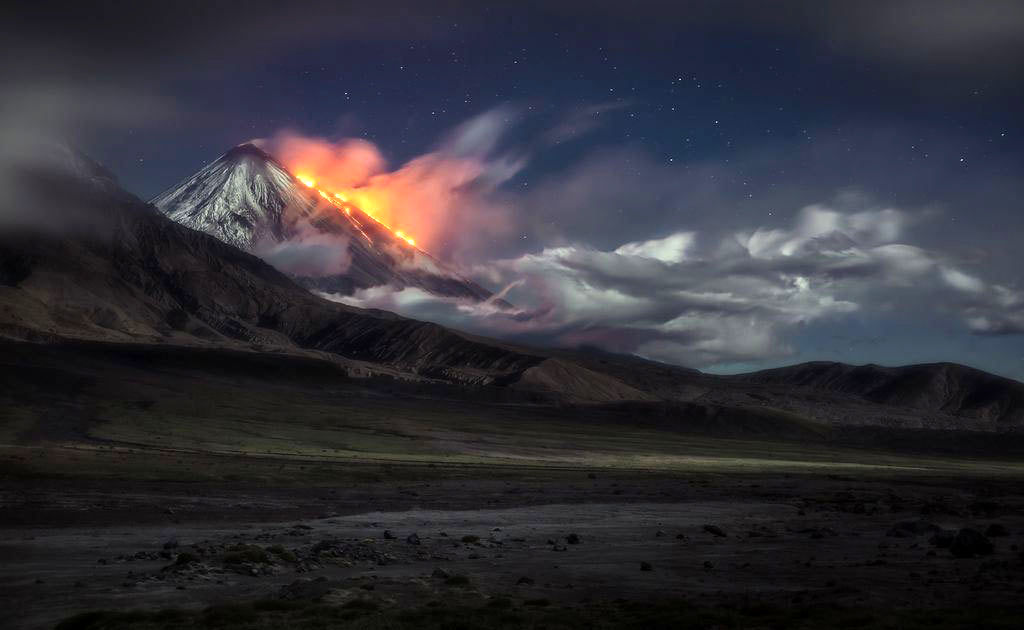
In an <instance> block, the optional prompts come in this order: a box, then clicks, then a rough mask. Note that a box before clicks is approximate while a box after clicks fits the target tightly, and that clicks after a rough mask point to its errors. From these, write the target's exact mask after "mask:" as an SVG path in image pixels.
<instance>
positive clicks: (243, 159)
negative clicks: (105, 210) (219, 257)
mask: <svg viewBox="0 0 1024 630" xmlns="http://www.w3.org/2000/svg"><path fill="white" fill-rule="evenodd" d="M311 202H312V203H311ZM151 203H153V205H155V206H156V207H157V208H159V209H160V210H161V211H162V212H163V213H164V214H166V215H167V216H168V217H170V218H171V219H173V220H174V221H176V222H178V223H181V224H182V225H185V226H188V227H190V228H192V229H195V230H200V231H203V232H206V233H207V234H210V235H212V236H216V237H217V238H219V239H220V240H222V241H224V242H225V243H230V244H231V245H234V246H235V247H238V248H240V249H246V250H248V249H251V248H252V247H253V246H255V245H256V244H257V243H259V242H261V241H263V240H264V239H267V238H270V239H273V240H274V241H282V240H285V239H286V238H287V234H286V233H285V231H284V227H285V222H284V220H283V219H284V216H285V212H286V209H287V208H288V207H289V206H290V205H291V206H294V207H295V208H305V209H306V210H307V211H308V210H309V208H310V207H311V206H314V205H315V201H314V200H312V199H310V198H309V196H308V195H306V194H304V191H302V190H300V189H299V187H298V186H297V181H296V179H295V177H293V176H292V174H291V173H289V172H288V171H287V170H285V168H284V167H283V166H281V165H280V164H278V163H277V161H275V160H274V159H273V158H272V157H270V156H269V155H268V154H266V153H264V152H263V151H262V150H260V149H259V148H257V147H256V146H254V145H252V144H241V145H238V146H237V147H235V148H233V149H231V150H230V151H228V152H227V153H225V154H224V155H222V156H221V157H220V158H218V159H217V160H215V161H214V162H212V163H210V164H208V165H207V166H205V167H203V169H202V170H200V171H199V172H198V173H196V174H195V175H193V176H192V177H189V178H188V179H186V180H184V181H183V182H180V183H179V184H177V185H176V186H173V187H172V188H170V189H168V190H166V191H164V192H163V193H161V194H160V195H159V196H157V197H156V198H155V199H153V200H152V202H151Z"/></svg>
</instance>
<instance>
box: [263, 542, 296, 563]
mask: <svg viewBox="0 0 1024 630" xmlns="http://www.w3.org/2000/svg"><path fill="white" fill-rule="evenodd" d="M267 551H269V552H270V553H272V554H274V555H275V556H277V557H278V558H280V559H282V560H284V561H285V562H295V561H297V560H298V558H296V557H295V554H294V553H292V552H290V551H288V550H287V549H285V548H284V547H283V546H282V545H271V546H269V547H267Z"/></svg>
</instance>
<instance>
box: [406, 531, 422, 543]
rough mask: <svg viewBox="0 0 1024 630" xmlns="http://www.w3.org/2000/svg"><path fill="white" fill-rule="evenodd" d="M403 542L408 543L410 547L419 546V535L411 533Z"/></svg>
mask: <svg viewBox="0 0 1024 630" xmlns="http://www.w3.org/2000/svg"><path fill="white" fill-rule="evenodd" d="M405 542H407V543H409V544H410V545H418V544H420V535H419V534H417V533H416V532H413V533H411V534H409V535H408V536H407V537H406V538H405Z"/></svg>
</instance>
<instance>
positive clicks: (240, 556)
mask: <svg viewBox="0 0 1024 630" xmlns="http://www.w3.org/2000/svg"><path fill="white" fill-rule="evenodd" d="M223 560H224V564H242V563H244V562H252V563H254V564H266V563H268V562H270V556H268V555H267V552H266V551H264V550H263V548H262V547H260V546H258V545H234V546H233V547H229V548H228V550H227V551H226V552H225V553H224V558H223Z"/></svg>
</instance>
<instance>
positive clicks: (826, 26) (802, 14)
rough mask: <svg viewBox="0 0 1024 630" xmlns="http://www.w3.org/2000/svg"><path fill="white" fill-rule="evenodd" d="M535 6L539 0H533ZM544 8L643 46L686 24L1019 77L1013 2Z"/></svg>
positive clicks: (1019, 20)
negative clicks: (631, 31) (637, 34)
mask: <svg viewBox="0 0 1024 630" xmlns="http://www.w3.org/2000/svg"><path fill="white" fill-rule="evenodd" d="M538 4H540V3H538ZM544 7H545V8H546V9H547V10H550V11H554V12H563V13H565V14H574V15H587V16H593V17H596V18H597V19H598V20H599V21H600V23H602V24H603V25H604V27H605V28H608V29H620V30H623V31H624V32H628V30H627V29H623V25H629V26H630V27H636V26H640V25H642V26H643V28H644V29H646V31H647V33H646V37H645V38H643V39H639V40H637V39H631V41H633V42H634V44H635V45H638V46H643V45H649V44H650V43H652V42H654V43H656V42H658V41H661V40H663V39H664V38H666V37H676V36H681V35H682V32H684V31H685V30H688V29H709V28H710V29H729V28H740V29H743V30H746V31H748V32H765V33H778V34H784V35H786V36H789V37H809V38H813V39H814V40H816V41H817V42H818V43H819V44H821V45H822V46H824V47H825V48H826V49H829V50H832V51H834V52H836V53H839V54H844V55H851V56H855V57H862V58H864V59H867V60H871V61H876V62H881V63H883V64H890V63H891V64H894V65H897V66H905V68H904V69H906V70H909V71H911V72H920V71H922V70H924V71H927V72H935V73H938V74H942V73H963V72H966V73H971V74H975V75H977V74H981V75H984V76H989V77H992V76H999V75H1014V76H1020V74H1021V67H1020V62H1021V60H1022V58H1024V4H1022V3H1021V2H1018V1H1017V0H985V1H981V2H968V1H964V0H884V1H883V0H866V1H863V2H856V1H846V0H776V1H774V2H763V1H761V0H715V1H707V2H681V3H665V2H659V1H657V0H637V1H636V2H630V3H628V4H624V3H621V2H586V3H584V2H575V1H569V2H560V3H545V4H544Z"/></svg>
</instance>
